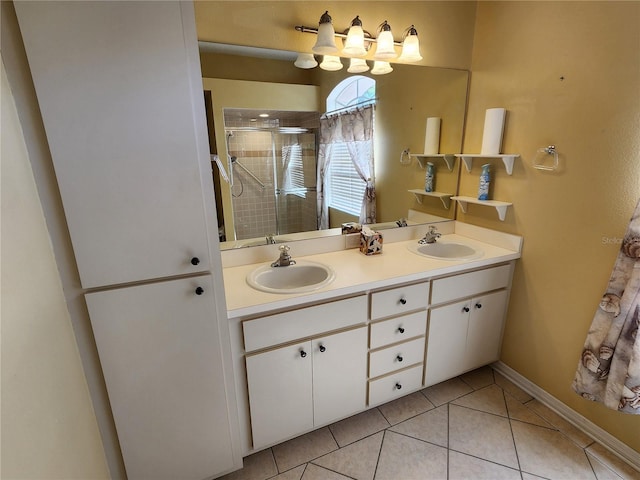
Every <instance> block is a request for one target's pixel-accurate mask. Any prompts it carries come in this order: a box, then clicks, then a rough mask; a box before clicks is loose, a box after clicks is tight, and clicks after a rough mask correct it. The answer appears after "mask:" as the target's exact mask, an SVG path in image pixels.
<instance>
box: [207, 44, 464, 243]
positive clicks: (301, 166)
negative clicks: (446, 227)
mask: <svg viewBox="0 0 640 480" xmlns="http://www.w3.org/2000/svg"><path fill="white" fill-rule="evenodd" d="M200 57H201V64H202V71H203V77H204V78H203V87H204V92H205V100H206V105H207V114H208V121H209V136H210V146H211V153H212V154H215V155H216V156H217V159H218V164H216V163H215V162H214V165H213V172H214V175H213V176H214V182H215V189H216V205H217V211H218V223H219V231H220V236H221V240H222V241H221V248H223V249H227V248H237V247H241V246H242V247H245V246H253V245H263V244H265V243H266V239H267V237H268V236H269V235H274V236H275V241H287V242H289V241H292V240H296V239H300V238H310V237H314V236H321V235H339V234H340V233H341V231H340V228H339V227H340V225H341V224H342V223H344V222H348V221H357V217H354V216H352V215H349V214H345V213H343V212H341V211H339V210H334V209H331V210H330V215H329V216H330V225H329V227H330V228H329V229H327V230H322V231H319V230H318V229H317V220H316V218H317V217H316V215H317V214H316V211H317V206H316V187H317V186H316V184H315V183H316V168H317V152H318V126H319V117H320V115H322V114H324V113H326V99H327V96H328V95H329V93H330V92H331V91H332V90H333V89H334V88H335V87H336V85H338V84H339V83H340V82H342V81H343V80H345V79H347V78H349V77H351V75H352V74H349V73H347V72H346V67H345V68H344V69H343V70H341V71H338V72H327V71H324V70H321V69H319V68H315V69H312V70H302V69H298V68H296V67H294V66H293V60H294V59H295V54H294V53H292V52H275V51H272V50H265V49H255V48H245V47H242V48H239V47H233V46H228V45H220V44H206V43H201V44H200ZM393 68H394V71H393V72H392V73H390V74H386V75H370V74H369V73H368V72H367V73H365V74H363V75H365V76H368V77H370V78H373V79H374V80H375V82H376V85H375V87H376V88H375V122H374V147H373V148H374V162H375V186H376V196H377V198H376V204H377V218H376V228H378V229H382V228H392V227H395V226H396V221H397V220H400V219H403V218H407V217H408V216H409V212H410V211H411V212H412V215H415V217H412V218H416V219H418V220H416V221H429V222H432V221H447V220H451V219H453V218H454V216H455V205H453V204H454V202H449V201H446V200H447V199H446V197H445V199H442V198H439V197H438V196H423V195H416V194H413V193H411V192H410V190H412V189H415V190H424V182H425V168H424V166H425V164H426V162H427V161H430V162H432V163H433V164H434V167H435V170H436V175H435V190H437V191H438V192H442V193H445V194H450V195H455V194H456V192H457V188H458V179H459V173H460V163H459V159H456V158H455V157H453V155H452V154H455V153H459V152H460V151H461V147H462V137H463V128H464V117H465V112H466V101H467V89H468V82H469V72H468V71H466V70H456V69H447V68H436V67H425V66H415V65H399V64H393ZM261 114H263V115H269V116H268V117H260V115H261ZM427 117H440V118H441V119H442V120H441V130H440V146H439V152H440V153H441V154H451V155H447V156H446V158H445V157H444V156H443V155H440V156H436V157H433V158H429V159H423V158H417V157H415V156H413V155H412V156H409V155H407V154H404V155H403V152H405V151H409V152H410V153H411V154H419V153H423V151H424V142H425V127H426V120H427ZM214 158H215V157H214ZM294 164H295V165H297V166H298V168H297V169H296V170H295V172H297V173H296V175H297V176H296V177H295V179H294V180H295V181H293V180H292V178H291V175H290V172H292V171H293V170H292V169H291V168H287V167H289V166H291V165H294Z"/></svg>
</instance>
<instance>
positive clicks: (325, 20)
mask: <svg viewBox="0 0 640 480" xmlns="http://www.w3.org/2000/svg"><path fill="white" fill-rule="evenodd" d="M317 33H318V39H317V40H316V44H315V45H314V46H313V48H312V49H311V50H312V51H313V53H318V54H320V55H331V54H335V53H338V47H337V46H336V39H335V34H336V32H335V30H334V29H333V24H332V23H331V16H330V15H329V12H328V11H326V12H324V13H323V14H322V16H321V17H320V22H319V23H318V30H317Z"/></svg>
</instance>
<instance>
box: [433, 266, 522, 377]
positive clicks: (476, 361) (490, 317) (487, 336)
mask: <svg viewBox="0 0 640 480" xmlns="http://www.w3.org/2000/svg"><path fill="white" fill-rule="evenodd" d="M510 279H511V265H502V266H499V267H494V268H489V269H486V270H479V271H476V272H470V273H465V274H460V275H455V276H451V277H447V278H442V279H437V280H434V281H433V289H432V297H431V298H432V306H431V309H430V312H429V344H428V348H427V358H426V373H425V385H426V386H430V385H434V384H436V383H439V382H441V381H444V380H448V379H450V378H453V377H455V376H457V375H460V374H461V373H464V372H466V371H469V370H473V369H474V368H477V367H481V366H483V365H487V364H488V363H491V362H494V361H496V360H498V359H499V358H500V346H501V343H502V331H503V327H504V318H505V312H506V308H507V301H508V297H509V295H508V289H507V288H508V286H509V283H510ZM482 292H486V293H482ZM452 300H453V301H454V302H453V303H448V302H451V301H452ZM435 303H440V304H443V303H444V305H440V306H436V305H434V304H435Z"/></svg>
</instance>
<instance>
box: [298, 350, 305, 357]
mask: <svg viewBox="0 0 640 480" xmlns="http://www.w3.org/2000/svg"><path fill="white" fill-rule="evenodd" d="M300 356H301V357H302V358H304V357H306V356H307V352H305V351H304V350H300Z"/></svg>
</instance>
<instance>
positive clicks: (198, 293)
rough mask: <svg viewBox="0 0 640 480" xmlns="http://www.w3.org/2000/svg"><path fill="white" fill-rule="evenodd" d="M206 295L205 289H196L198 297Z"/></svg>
mask: <svg viewBox="0 0 640 480" xmlns="http://www.w3.org/2000/svg"><path fill="white" fill-rule="evenodd" d="M203 293H204V288H202V287H198V288H196V295H202V294H203Z"/></svg>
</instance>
